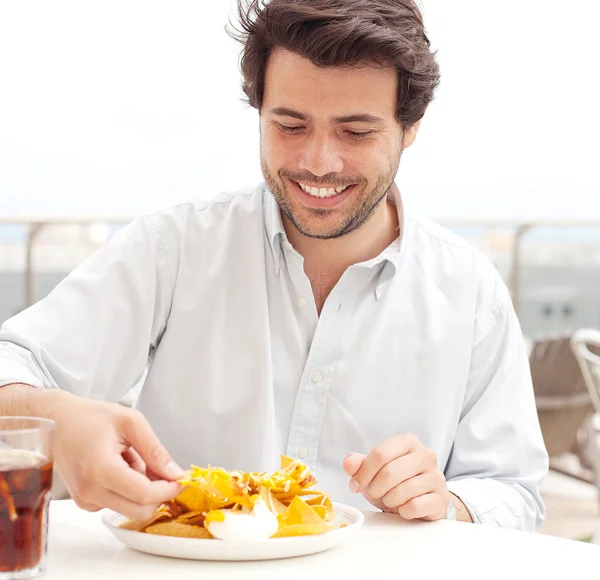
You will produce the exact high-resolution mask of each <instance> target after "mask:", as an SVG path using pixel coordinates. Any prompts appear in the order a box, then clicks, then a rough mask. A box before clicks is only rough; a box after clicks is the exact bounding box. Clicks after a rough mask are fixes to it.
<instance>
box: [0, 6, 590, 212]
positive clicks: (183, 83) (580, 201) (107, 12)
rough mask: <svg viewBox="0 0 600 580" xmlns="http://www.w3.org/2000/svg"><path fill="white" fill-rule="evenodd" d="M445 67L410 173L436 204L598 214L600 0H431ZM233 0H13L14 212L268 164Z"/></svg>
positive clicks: (175, 185) (7, 204) (3, 165)
mask: <svg viewBox="0 0 600 580" xmlns="http://www.w3.org/2000/svg"><path fill="white" fill-rule="evenodd" d="M422 4H423V5H424V13H425V20H426V25H427V28H428V31H429V34H430V37H431V39H432V42H433V45H434V47H435V48H437V49H438V51H439V62H440V66H441V72H442V84H441V86H440V89H439V92H438V96H437V98H436V100H435V101H434V103H433V104H432V105H431V107H430V109H429V111H428V112H427V114H426V117H425V119H424V122H423V124H422V127H421V131H420V134H419V137H418V140H417V142H416V143H415V145H414V146H413V147H412V148H411V149H410V150H407V152H406V154H405V156H404V158H403V161H402V164H401V167H400V172H399V174H398V177H397V182H398V183H399V185H400V187H401V190H402V191H403V193H404V195H405V197H406V199H407V201H408V203H409V204H410V206H412V208H413V209H414V210H415V211H418V212H421V213H424V214H426V215H430V216H432V217H437V216H443V217H447V216H465V215H466V216H482V215H493V216H507V217H515V216H516V217H574V218H579V217H582V218H588V217H594V218H599V219H600V172H599V171H598V169H597V168H598V166H599V165H600V163H599V162H598V157H599V155H600V145H599V137H600V81H599V73H598V70H599V65H598V62H599V60H600V59H599V57H600V54H599V53H600V50H599V48H598V43H597V41H596V40H594V38H595V37H597V35H598V23H599V22H600V3H599V2H597V1H596V0H571V1H570V2H568V3H566V2H564V1H560V2H559V1H558V0H503V1H502V2H500V1H496V2H490V1H482V0H424V1H423V2H422ZM229 15H232V11H231V3H230V1H229V0H213V1H212V2H211V1H207V0H202V1H200V0H189V1H173V0H169V1H168V2H167V1H162V2H148V1H145V2H128V1H126V0H118V1H109V0H104V1H102V2H91V1H86V2H81V0H77V1H65V0H53V1H52V2H47V1H38V2H32V1H29V2H17V1H4V2H2V1H1V0H0V54H2V58H1V59H0V214H27V213H41V212H49V213H76V214H78V213H88V212H102V213H126V214H128V213H134V214H137V213H141V212H146V211H153V210H155V209H159V208H161V207H164V206H168V205H171V204H173V203H176V202H178V201H180V200H183V199H187V198H190V197H194V196H198V195H200V196H203V197H206V198H209V197H212V196H214V195H216V194H218V193H219V192H220V191H223V190H226V189H234V188H238V187H243V186H246V185H249V184H254V183H257V182H259V181H260V180H261V178H262V177H261V174H260V167H259V162H258V117H257V113H256V111H254V110H252V109H249V108H248V107H247V106H246V105H245V104H244V103H242V102H241V97H242V94H241V91H240V88H239V70H238V46H237V45H236V44H235V42H234V41H232V40H231V39H230V38H229V37H228V36H227V35H226V33H225V31H224V25H225V23H226V21H227V17H228V16H229Z"/></svg>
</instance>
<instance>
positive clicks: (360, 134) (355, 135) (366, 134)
mask: <svg viewBox="0 0 600 580" xmlns="http://www.w3.org/2000/svg"><path fill="white" fill-rule="evenodd" d="M373 133H374V131H361V132H359V131H348V135H349V136H350V137H351V138H352V139H366V138H367V137H369V136H371V135H372V134H373Z"/></svg>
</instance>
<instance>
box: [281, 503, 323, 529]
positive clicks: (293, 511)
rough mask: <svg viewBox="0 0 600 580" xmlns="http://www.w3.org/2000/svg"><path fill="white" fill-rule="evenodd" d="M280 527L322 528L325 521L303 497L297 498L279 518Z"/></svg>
mask: <svg viewBox="0 0 600 580" xmlns="http://www.w3.org/2000/svg"><path fill="white" fill-rule="evenodd" d="M279 523H280V527H285V526H292V525H296V524H311V525H315V526H322V525H323V524H324V522H323V519H322V518H321V516H319V514H318V513H317V512H316V511H315V510H314V509H313V508H312V507H311V506H309V505H308V504H307V503H306V502H305V501H304V500H303V499H302V498H301V497H295V498H294V499H293V500H292V503H291V504H290V506H289V507H288V509H287V510H286V512H285V513H284V514H283V515H282V516H281V518H279Z"/></svg>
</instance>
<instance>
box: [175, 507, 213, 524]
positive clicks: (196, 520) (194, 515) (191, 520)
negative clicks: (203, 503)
mask: <svg viewBox="0 0 600 580" xmlns="http://www.w3.org/2000/svg"><path fill="white" fill-rule="evenodd" d="M205 517H206V516H205V512H202V511H193V512H186V513H184V514H181V515H180V516H179V517H177V518H175V520H174V521H176V522H178V523H181V524H187V525H188V526H202V525H204V519H205Z"/></svg>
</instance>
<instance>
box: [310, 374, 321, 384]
mask: <svg viewBox="0 0 600 580" xmlns="http://www.w3.org/2000/svg"><path fill="white" fill-rule="evenodd" d="M322 379H323V377H322V376H321V373H313V374H312V377H311V380H312V382H313V383H320V382H321V380H322Z"/></svg>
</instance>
